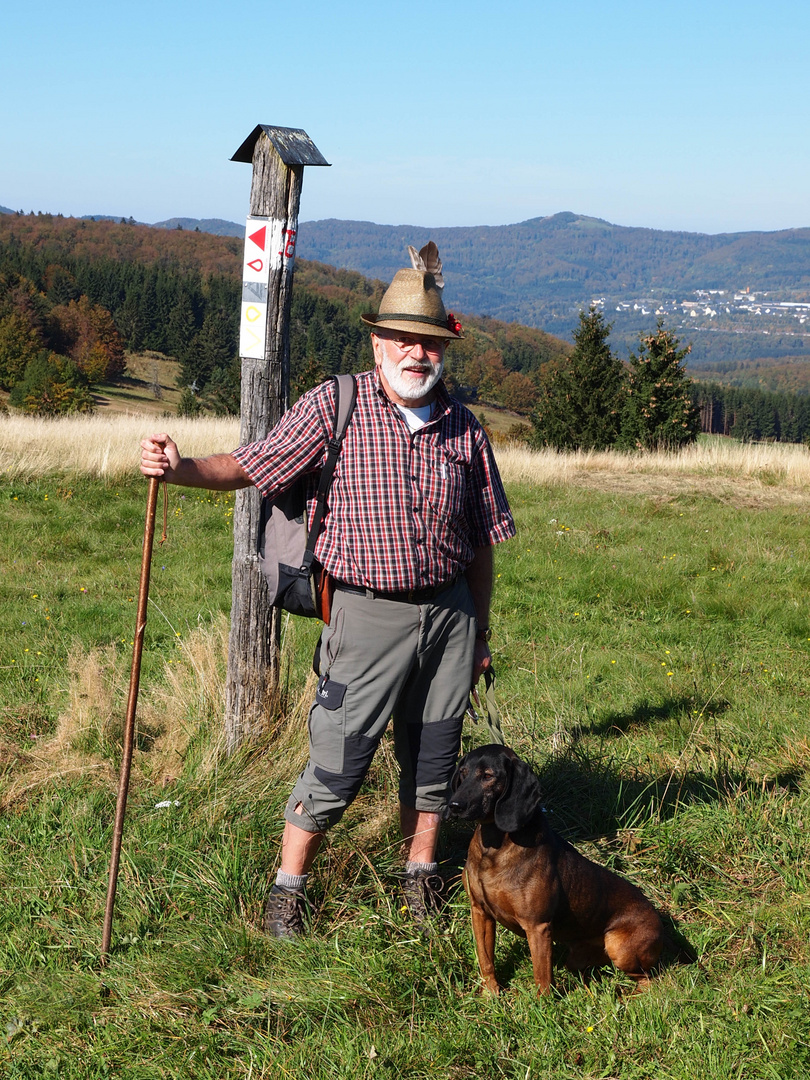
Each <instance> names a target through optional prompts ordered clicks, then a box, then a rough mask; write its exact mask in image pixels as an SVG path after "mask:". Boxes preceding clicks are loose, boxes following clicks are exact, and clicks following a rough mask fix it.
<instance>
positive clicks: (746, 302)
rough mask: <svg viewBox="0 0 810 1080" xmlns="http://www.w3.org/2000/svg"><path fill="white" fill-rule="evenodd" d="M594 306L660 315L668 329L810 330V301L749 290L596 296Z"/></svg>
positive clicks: (622, 312)
mask: <svg viewBox="0 0 810 1080" xmlns="http://www.w3.org/2000/svg"><path fill="white" fill-rule="evenodd" d="M591 304H592V305H593V307H595V308H596V309H597V310H600V311H602V312H604V313H605V315H606V317H607V318H611V317H614V318H615V316H613V314H612V313H613V311H616V312H617V313H618V314H619V317H620V320H621V321H623V319H622V317H629V318H631V319H632V318H633V317H634V316H635V317H641V316H647V317H649V316H657V317H659V318H663V319H665V321H666V323H667V325H668V326H672V327H673V328H674V327H677V328H691V329H707V330H708V329H716V330H727V331H732V332H733V331H737V332H738V333H752V332H759V333H762V334H770V333H780V334H788V335H789V334H799V335H804V334H806V333H807V332H808V331H810V325H808V326H805V324H807V323H808V320H810V301H795V300H783V299H780V298H778V297H777V296H776V295H775V294H774V293H769V292H751V291H750V290H749V289H741V290H739V291H734V290H733V289H698V290H696V291H695V292H694V293H692V294H691V298H690V299H687V300H676V299H673V298H662V299H655V297H654V295H653V294H651V295H649V296H645V297H638V298H634V299H632V300H617V299H616V298H615V297H613V298H611V297H608V296H601V297H595V298H594V299H593V300H592V301H591Z"/></svg>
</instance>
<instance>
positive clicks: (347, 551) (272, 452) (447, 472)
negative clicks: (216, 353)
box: [233, 370, 515, 592]
mask: <svg viewBox="0 0 810 1080" xmlns="http://www.w3.org/2000/svg"><path fill="white" fill-rule="evenodd" d="M334 414H335V394H334V384H333V382H332V381H331V379H330V380H328V381H327V382H325V383H322V384H321V385H320V386H316V387H315V388H314V389H313V390H310V391H308V392H307V393H306V394H304V396H303V397H301V398H300V399H299V400H298V401H297V402H296V404H295V405H294V406H293V407H292V408H291V409H290V410H289V411H288V412H286V413H285V414H284V416H283V417H282V418H281V420H280V421H279V423H278V424H277V425H276V426H275V427H274V428H273V430H272V431H271V432H270V434H269V435H268V436H267V438H266V439H264V440H263V441H262V442H258V443H252V444H250V445H249V446H242V447H240V448H239V449H238V450H235V451H234V452H233V456H234V457H235V458H236V460H237V461H238V462H239V464H240V465H241V466H242V468H243V469H244V470H245V472H246V473H247V474H248V476H249V477H250V479H251V480H252V481H253V483H254V484H255V485H256V487H257V488H258V489H259V491H261V492H262V494H263V495H267V496H269V497H271V498H274V497H275V496H276V495H278V494H279V493H280V492H282V491H283V490H284V489H285V488H286V487H289V486H290V484H291V483H293V482H294V481H295V479H296V478H297V477H298V476H301V475H304V476H306V478H307V485H308V487H307V495H308V499H309V512H310V522H311V520H312V513H313V505H314V503H313V501H314V497H315V492H316V490H317V486H318V475H319V472H320V469H321V466H322V465H323V463H324V461H325V458H326V443H327V440H328V438H329V436H330V435H331V432H332V423H333V417H334ZM514 535H515V526H514V522H513V521H512V515H511V513H510V512H509V504H508V503H507V501H506V495H505V494H504V490H503V485H502V483H501V478H500V476H499V474H498V469H497V466H496V464H495V460H494V458H493V456H492V450H491V448H490V445H489V441H488V439H487V437H486V435H485V434H484V431H483V429H482V428H481V425H480V424H479V423H478V421H477V420H476V419H475V417H474V416H473V415H472V413H471V412H470V411H469V410H468V409H466V408H465V407H464V406H463V405H461V404H460V402H458V401H456V400H455V399H454V398H451V397H450V396H449V395H448V394H447V391H446V390H445V388H444V385H443V384H442V383H441V382H439V383H438V385H437V395H436V400H435V403H434V413H433V417H432V418H431V420H430V421H429V422H428V423H427V424H426V425H425V426H424V427H423V428H420V429H419V430H418V431H416V432H413V433H411V432H410V431H409V430H408V427H407V425H406V423H405V421H404V419H403V417H402V415H401V413H400V411H399V409H398V408H397V407H396V405H394V404H393V403H392V402H391V401H390V400H389V399H388V397H387V396H386V394H385V392H384V390H383V389H382V385H381V383H380V381H379V377H378V375H377V372H376V370H374V371H367V372H364V373H363V374H361V375H358V376H357V406H356V408H355V412H354V415H353V416H352V419H351V423H350V424H349V429H348V431H347V432H346V437H345V439H344V442H343V449H342V451H341V454H340V457H339V459H338V464H337V468H336V470H335V474H334V479H333V482H332V489H331V492H330V495H329V509H328V511H327V514H326V517H325V519H324V527H323V530H322V532H321V535H320V536H319V538H318V542H317V545H316V547H315V556H316V558H317V559H318V561H319V562H320V563H321V564H322V565H323V566H325V567H326V569H327V570H328V571H329V573H330V574H332V575H333V576H334V577H336V578H338V579H339V580H341V581H345V582H347V583H348V584H350V585H363V586H365V587H367V588H372V589H378V590H381V591H385V592H398V591H401V590H406V589H417V588H422V587H424V586H428V585H441V584H443V583H444V582H445V581H449V580H450V579H451V578H453V577H455V576H456V575H457V574H459V573H461V572H462V571H463V570H464V569H465V568H466V567H467V566H469V564H470V562H471V561H472V558H473V553H474V549H475V548H477V547H486V546H488V545H490V544H496V543H499V542H500V541H501V540H508V539H509V538H510V537H511V536H514Z"/></svg>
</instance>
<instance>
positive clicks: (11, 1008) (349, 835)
mask: <svg viewBox="0 0 810 1080" xmlns="http://www.w3.org/2000/svg"><path fill="white" fill-rule="evenodd" d="M26 423H27V426H26ZM26 423H23V422H21V421H19V420H16V419H14V420H9V421H8V422H7V423H6V422H4V425H3V430H2V432H0V500H2V505H3V507H4V514H3V522H4V525H5V527H4V529H3V530H2V536H0V551H1V552H2V561H3V565H4V567H5V568H6V573H5V574H4V575H3V582H2V586H0V589H1V590H2V593H1V595H2V604H0V631H2V632H1V633H0V806H2V818H0V880H1V881H2V882H3V886H4V892H3V895H4V899H5V904H4V905H3V910H2V913H0V1031H3V1032H4V1033H5V1038H4V1040H2V1041H0V1075H2V1076H3V1077H6V1076H7V1077H10V1078H15V1080H16V1078H26V1080H27V1078H34V1077H37V1078H39V1077H42V1076H46V1077H47V1076H54V1077H66V1078H95V1077H113V1076H116V1077H117V1076H126V1077H127V1078H130V1077H131V1078H135V1080H141V1078H143V1080H153V1078H155V1080H156V1078H185V1077H194V1078H198V1077H199V1078H206V1080H207V1078H209V1077H210V1078H231V1077H234V1078H236V1077H238V1078H245V1080H247V1078H250V1080H258V1078H260V1077H261V1078H267V1080H269V1078H271V1077H272V1078H276V1077H291V1078H296V1080H300V1078H317V1080H320V1078H327V1077H328V1078H344V1077H345V1078H348V1077H352V1078H354V1077H373V1076H392V1077H394V1076H396V1077H399V1076H407V1077H414V1078H423V1077H424V1078H437V1077H438V1078H448V1080H449V1078H452V1080H457V1078H468V1077H469V1078H473V1077H509V1078H515V1080H525V1078H535V1077H536V1078H540V1077H543V1078H546V1077H548V1078H551V1077H555V1078H557V1077H571V1078H574V1077H588V1078H597V1077H599V1078H608V1077H621V1078H622V1080H625V1078H628V1080H629V1078H639V1077H650V1078H653V1077H655V1078H658V1077H667V1078H673V1080H683V1078H685V1077H692V1076H694V1075H700V1076H705V1077H707V1078H711V1080H714V1078H726V1077H728V1078H731V1077H735V1078H736V1077H745V1078H746V1080H748V1078H754V1077H756V1078H759V1077H762V1078H773V1077H780V1078H788V1077H801V1076H804V1075H805V1074H806V1071H807V1069H808V1066H809V1065H810V1052H808V1044H810V1008H809V1007H808V1006H809V1005H810V1002H808V987H810V899H809V897H810V891H809V890H808V885H809V884H810V883H809V882H808V877H810V873H809V872H808V858H809V857H810V850H809V849H810V842H808V839H807V836H808V829H807V823H808V821H810V796H809V794H808V781H807V772H808V765H810V741H809V739H810V721H808V717H807V703H808V694H810V619H808V611H807V592H808V584H810V569H809V568H808V530H807V525H806V517H807V512H808V508H810V456H809V455H808V453H807V451H806V450H804V449H802V448H798V447H796V448H780V447H772V448H741V447H734V446H731V445H730V444H728V443H723V442H715V443H712V444H702V445H701V446H700V447H699V448H697V449H696V450H695V451H693V452H691V453H690V454H687V455H681V456H679V457H667V456H666V455H654V456H650V457H644V458H639V457H621V456H619V455H609V454H608V455H604V454H603V455H579V456H576V455H571V456H565V455H537V456H532V455H528V454H526V453H525V451H517V450H515V451H507V450H504V451H502V452H501V462H502V466H503V471H504V475H505V477H506V478H507V483H508V490H509V495H510V499H511V502H512V506H513V509H514V511H515V515H516V519H517V522H518V527H519V535H518V538H517V539H516V540H514V541H512V542H510V543H509V544H506V545H504V546H503V547H502V548H501V549H500V550H499V552H498V564H497V574H498V581H497V590H496V597H495V605H494V615H493V627H494V639H493V649H494V654H495V660H496V664H497V671H498V675H499V678H498V692H499V702H500V705H501V708H502V711H503V714H504V717H503V726H504V731H505V734H506V736H507V741H508V742H510V743H511V744H512V745H514V746H515V748H516V749H517V750H518V752H519V753H521V754H522V755H523V756H525V757H526V758H527V759H529V760H530V761H532V762H533V763H534V764H535V766H536V767H537V769H538V771H539V773H540V775H541V777H542V780H543V783H544V787H545V790H546V805H547V808H548V811H549V813H550V815H551V821H552V823H553V824H554V825H555V827H556V828H557V829H558V830H559V831H560V832H562V833H563V834H564V835H566V836H568V837H569V838H570V839H571V840H572V841H573V842H574V843H576V844H577V845H578V846H579V847H580V849H581V850H582V851H584V852H585V853H587V854H589V855H590V856H591V857H593V858H595V859H597V860H598V861H601V862H603V863H605V864H608V865H610V866H612V867H614V868H615V869H616V870H618V871H619V872H621V873H623V874H625V875H626V876H628V877H629V878H631V879H632V880H633V881H635V882H636V883H637V884H638V885H639V886H640V887H641V888H642V889H643V890H644V891H645V893H646V894H647V895H648V896H649V897H650V899H651V900H653V902H654V903H655V904H656V905H657V906H658V907H659V909H660V910H661V911H662V913H663V914H664V916H665V919H666V920H667V921H668V923H669V925H670V926H671V928H672V930H673V933H674V934H675V935H676V936H680V937H681V938H682V939H685V940H686V941H688V942H689V943H690V944H691V945H692V947H693V948H694V949H695V950H696V951H697V953H698V954H699V955H700V964H692V965H672V966H669V967H667V968H666V970H664V971H663V972H662V974H661V975H660V976H659V977H658V978H657V979H656V980H655V981H654V983H653V986H652V988H651V989H650V990H649V992H648V993H646V994H642V995H637V996H633V995H631V994H629V993H628V990H629V987H628V983H627V980H625V979H624V978H623V977H620V976H617V975H616V974H615V973H614V972H612V971H607V972H604V973H603V974H602V976H601V978H598V979H594V980H592V981H590V982H589V983H586V982H583V981H582V980H581V979H579V978H578V977H575V976H573V975H571V974H569V973H567V972H566V971H565V969H564V968H562V967H560V966H557V967H556V968H555V979H556V985H555V991H554V994H553V995H552V997H551V998H550V999H548V1000H544V1001H540V1002H538V1000H537V999H536V997H535V995H534V992H533V983H532V975H531V965H530V961H529V956H528V950H527V948H526V945H525V942H523V941H521V940H519V939H517V938H514V937H511V936H509V935H507V933H506V932H505V931H501V932H500V933H499V939H498V952H497V963H498V966H499V971H500V975H501V979H502V981H503V982H504V983H505V984H506V986H507V990H506V993H504V994H503V995H502V996H501V997H500V998H499V999H489V998H484V997H482V996H481V995H480V994H479V993H478V990H477V968H476V962H475V956H474V948H473V943H472V937H471V932H470V927H469V912H468V906H467V902H466V899H465V897H464V895H463V892H460V891H458V892H456V893H455V894H454V898H453V901H452V903H451V905H450V909H449V911H448V915H447V920H446V923H445V925H444V929H443V930H442V932H441V933H439V934H437V935H436V936H435V937H434V938H432V939H431V940H430V941H429V942H428V943H427V944H423V943H422V942H420V940H419V939H418V937H417V936H416V935H415V933H414V930H413V927H412V926H411V924H410V923H409V922H408V920H407V918H406V917H405V916H404V915H403V914H402V913H401V912H400V911H399V904H398V902H397V895H396V888H395V880H396V873H397V870H398V868H399V850H398V842H397V834H396V829H395V792H396V778H395V767H394V764H393V754H392V750H391V747H390V745H388V744H387V743H385V744H384V745H383V748H382V750H381V753H380V754H379V755H378V757H377V760H376V761H375V763H374V766H373V769H372V773H371V774H370V776H369V778H368V781H367V783H366V785H365V787H364V789H363V792H362V794H361V797H360V798H359V800H358V801H357V803H356V804H355V805H354V806H353V807H352V809H351V810H350V811H349V813H348V814H347V815H346V817H345V819H344V821H343V822H341V824H340V825H339V826H337V827H336V828H335V829H334V830H333V831H332V833H330V836H329V839H328V843H327V846H326V848H325V850H324V852H323V853H322V855H321V856H319V861H318V864H317V865H316V869H315V871H314V873H313V884H312V890H311V892H312V899H313V901H314V905H315V912H314V918H313V930H314V933H313V936H312V938H311V939H309V940H307V941H306V942H304V943H302V944H300V945H290V944H289V943H279V942H275V941H268V940H267V939H265V938H264V937H263V935H262V934H261V933H260V932H258V930H257V929H256V926H255V922H256V919H257V917H258V916H259V913H260V911H261V908H262V904H263V901H264V897H265V895H266V891H267V888H268V882H269V880H271V877H272V873H273V871H274V869H275V866H276V863H277V860H278V845H279V838H280V822H281V814H282V808H283V805H284V803H285V802H286V798H287V794H288V791H289V786H290V782H291V780H292V779H293V778H294V776H295V775H296V773H297V771H298V770H299V769H300V767H301V765H302V763H303V761H304V759H305V757H306V746H305V715H306V709H307V707H308V703H309V698H310V696H311V693H312V687H311V683H310V682H309V681H308V672H307V669H308V663H309V659H310V656H311V648H312V646H313V644H314V635H315V634H316V633H317V628H316V627H315V626H314V625H310V624H309V623H306V622H303V623H302V622H297V621H296V620H294V619H292V620H290V621H289V623H288V625H287V628H286V631H285V633H286V638H285V657H286V664H285V676H284V680H285V682H284V685H285V691H286V698H285V703H286V707H285V709H284V711H283V713H282V714H281V715H279V716H278V717H277V718H276V722H275V725H274V729H273V732H272V734H271V735H270V736H269V737H268V740H267V742H266V743H265V744H264V745H262V746H259V747H253V748H251V749H250V750H246V751H245V752H244V753H242V754H240V755H239V756H238V757H236V758H232V759H230V760H226V759H225V758H224V757H223V755H222V752H221V746H222V732H221V715H222V697H223V681H224V665H225V650H226V634H227V613H228V611H229V608H230V585H229V578H230V573H229V567H230V550H231V525H232V508H233V500H232V497H231V496H230V495H214V494H209V493H206V492H193V491H186V492H180V491H179V490H178V489H170V502H169V530H168V532H169V538H168V542H167V544H166V545H164V546H163V547H159V548H158V547H156V550H155V556H154V560H153V572H152V588H151V592H150V609H149V622H148V625H147V629H146V648H145V654H144V667H143V675H142V680H141V686H142V691H141V701H140V707H139V724H138V733H137V749H136V754H135V764H134V773H133V780H132V788H131V795H130V802H129V807H128V811H127V823H126V831H125V836H124V855H123V861H122V868H121V876H120V880H119V893H118V903H117V908H116V922H115V926H114V936H113V952H112V956H111V959H110V963H109V965H108V966H107V967H106V968H101V967H100V965H99V958H98V957H99V945H100V938H101V922H102V916H103V910H104V901H105V894H106V885H107V865H108V859H109V846H110V833H111V823H112V816H113V813H114V804H115V790H116V786H117V772H118V767H119V761H120V735H121V727H122V722H123V715H124V708H125V697H126V688H127V683H128V675H129V663H130V660H131V642H132V638H133V630H134V617H135V604H134V601H135V590H136V589H137V580H138V573H139V566H140V546H141V538H142V535H143V516H144V508H145V485H144V484H143V482H142V481H141V480H140V479H139V478H137V477H136V476H134V474H133V465H134V460H135V458H136V456H137V455H136V452H135V450H134V447H135V446H136V444H137V440H138V438H140V437H141V435H143V434H146V433H147V431H148V430H151V429H152V428H153V427H154V426H155V425H154V424H153V422H152V420H149V419H146V420H145V419H144V418H140V419H138V418H130V417H120V418H118V419H116V420H115V421H114V422H108V421H106V420H105V421H100V420H95V421H91V422H87V421H85V422H84V423H85V426H84V427H82V426H81V425H79V424H78V422H71V421H60V422H57V423H52V424H51V425H41V424H39V425H38V424H37V422H36V421H27V422H26ZM167 423H169V422H168V421H167ZM72 424H75V425H77V426H71V425H72ZM144 425H146V426H144ZM157 426H163V425H162V424H160V425H157ZM170 430H171V431H172V432H175V433H177V435H178V440H179V441H180V443H181V446H182V447H184V448H187V449H188V450H189V452H194V453H200V452H205V450H211V451H213V450H219V449H227V448H228V447H230V446H232V445H233V443H234V442H235V441H236V439H237V437H238V436H237V434H236V431H235V426H234V425H233V424H231V425H230V426H228V425H223V426H219V427H217V426H216V424H215V422H210V421H209V422H205V423H203V424H200V423H197V424H196V425H195V424H192V423H189V426H188V427H184V426H181V425H179V424H178V422H177V421H176V420H172V421H171V422H170ZM482 741H485V731H484V729H483V728H482V727H480V726H474V725H471V726H470V728H469V730H468V733H467V735H466V737H465V744H466V745H467V746H470V745H475V744H477V743H480V742H482ZM468 839H469V831H468V830H466V829H465V828H464V827H462V826H455V827H453V828H452V829H451V828H448V829H447V830H446V832H445V834H444V836H443V840H442V848H441V858H442V860H443V869H444V872H445V873H446V874H447V875H448V876H451V875H453V874H454V873H456V872H457V870H458V867H459V865H460V863H461V861H462V860H463V856H464V851H465V848H466V844H467V842H468Z"/></svg>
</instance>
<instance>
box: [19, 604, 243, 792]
mask: <svg viewBox="0 0 810 1080" xmlns="http://www.w3.org/2000/svg"><path fill="white" fill-rule="evenodd" d="M227 648H228V620H227V619H226V618H225V616H221V617H220V618H219V619H218V620H217V621H216V623H215V624H214V626H212V627H210V628H208V627H198V628H196V629H195V630H194V631H193V632H192V633H191V634H190V635H189V637H188V639H187V640H186V641H185V642H184V644H183V649H182V652H181V653H180V654H179V656H178V658H176V659H172V661H171V662H167V663H166V665H165V670H164V677H163V680H162V681H161V682H159V683H157V684H156V685H152V686H146V687H142V688H141V698H140V701H139V705H138V714H137V724H136V737H135V741H136V752H135V754H134V756H133V762H132V779H133V784H136V783H138V782H141V781H144V782H147V783H150V784H153V785H156V786H165V785H167V784H170V783H171V782H172V781H174V780H176V779H177V777H178V776H179V775H180V773H181V772H182V770H183V769H184V768H185V766H186V764H187V757H188V751H189V748H190V746H191V744H195V749H196V753H195V755H194V765H195V769H196V770H197V772H198V774H205V773H207V772H209V771H210V770H211V769H213V768H215V767H216V763H217V762H218V761H219V759H220V757H221V755H222V748H223V744H224V733H223V732H222V729H221V724H220V719H219V718H220V717H221V716H222V713H223V710H224V703H225V663H226V656H227ZM130 661H131V657H130V656H129V654H128V653H127V651H126V650H125V649H120V648H117V647H116V646H115V645H110V646H107V647H106V648H104V649H91V650H86V649H84V648H83V647H82V646H81V645H78V644H77V645H76V646H75V647H74V648H73V649H72V650H71V653H70V655H69V656H68V662H67V667H68V704H67V708H66V709H65V711H64V712H63V713H62V715H61V716H60V717H59V721H58V723H57V727H56V731H55V732H54V734H53V735H52V736H51V737H50V738H43V739H41V740H40V741H38V742H37V744H36V746H35V747H34V748H33V749H31V750H27V751H26V752H24V753H23V752H20V751H19V749H17V752H16V753H15V754H14V755H13V760H12V761H11V762H10V765H11V767H10V768H8V769H7V772H6V776H5V778H4V779H5V783H4V784H2V785H0V809H6V808H8V807H9V806H10V805H11V804H13V803H14V802H16V801H17V800H19V799H22V798H24V797H25V796H26V795H27V794H28V793H30V792H32V791H35V790H37V789H41V788H43V787H45V786H47V785H48V784H51V783H53V782H54V781H55V780H61V779H76V778H78V777H84V778H85V779H88V778H93V779H94V780H95V781H96V782H98V783H99V784H101V785H103V786H105V787H108V788H113V787H114V786H115V783H116V780H117V776H118V757H119V753H120V747H121V743H122V733H123V729H124V716H125V712H126V697H127V691H128V686H129V664H130ZM5 748H6V751H7V756H9V757H10V758H11V757H12V755H11V754H9V753H8V752H9V751H10V750H11V749H12V747H11V744H7V745H6V747H5Z"/></svg>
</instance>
